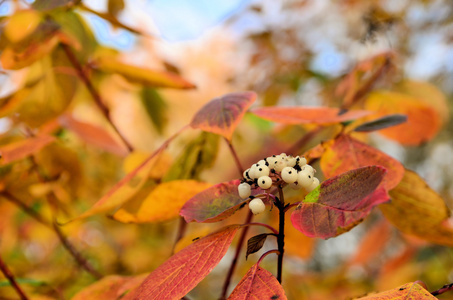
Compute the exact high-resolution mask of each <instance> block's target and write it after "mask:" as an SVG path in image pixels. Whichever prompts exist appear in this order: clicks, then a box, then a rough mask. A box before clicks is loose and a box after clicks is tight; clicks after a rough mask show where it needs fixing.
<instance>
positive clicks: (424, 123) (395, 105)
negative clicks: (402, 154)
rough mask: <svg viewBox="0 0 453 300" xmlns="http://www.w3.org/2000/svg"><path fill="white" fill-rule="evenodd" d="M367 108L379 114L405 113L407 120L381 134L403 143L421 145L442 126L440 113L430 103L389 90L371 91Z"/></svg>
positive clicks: (367, 100)
mask: <svg viewBox="0 0 453 300" xmlns="http://www.w3.org/2000/svg"><path fill="white" fill-rule="evenodd" d="M365 108H366V109H368V110H373V111H376V112H378V114H379V115H388V114H405V115H407V122H406V123H403V124H400V125H397V126H394V127H391V128H387V129H383V130H381V131H379V133H380V134H382V135H384V136H386V137H388V138H390V139H393V140H395V141H398V142H400V143H401V144H403V145H419V144H421V143H423V142H426V141H428V140H430V139H432V138H433V137H434V136H435V135H436V134H437V132H438V131H439V130H440V127H441V119H440V118H439V113H438V112H437V111H436V110H435V109H434V108H433V107H431V105H429V104H428V103H426V102H424V101H421V100H419V99H418V98H416V97H413V96H409V95H406V94H402V93H396V92H389V91H376V92H373V93H371V94H370V95H369V96H368V98H367V99H366V102H365Z"/></svg>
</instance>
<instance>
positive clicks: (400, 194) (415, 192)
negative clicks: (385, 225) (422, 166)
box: [380, 170, 453, 246]
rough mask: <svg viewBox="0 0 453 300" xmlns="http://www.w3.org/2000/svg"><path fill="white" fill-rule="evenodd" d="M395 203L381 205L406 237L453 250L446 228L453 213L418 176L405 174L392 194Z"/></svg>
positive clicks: (448, 230) (387, 216)
mask: <svg viewBox="0 0 453 300" xmlns="http://www.w3.org/2000/svg"><path fill="white" fill-rule="evenodd" d="M389 194H390V196H391V199H392V201H390V202H389V203H386V204H382V205H380V209H381V210H382V212H383V213H384V215H385V217H386V218H387V219H388V220H389V221H390V222H391V223H392V224H393V225H395V226H396V227H397V228H398V229H399V230H401V231H402V232H404V233H407V234H412V235H415V236H417V237H419V238H422V239H424V240H427V241H430V242H433V243H437V244H442V245H447V246H453V230H452V229H451V228H450V227H447V226H446V224H445V223H446V221H447V219H448V218H449V216H450V210H449V209H448V207H447V206H446V204H445V202H444V200H443V199H442V198H441V197H440V196H439V195H438V194H437V193H436V192H435V191H433V190H432V189H431V188H430V187H429V186H428V185H427V184H426V183H425V181H424V180H423V179H422V178H420V176H418V175H417V174H416V173H415V172H412V171H409V170H406V172H405V173H404V177H403V179H402V180H401V182H400V183H399V184H398V185H397V186H396V187H395V188H394V189H392V190H391V191H390V192H389Z"/></svg>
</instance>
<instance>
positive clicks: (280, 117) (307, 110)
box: [252, 106, 370, 125]
mask: <svg viewBox="0 0 453 300" xmlns="http://www.w3.org/2000/svg"><path fill="white" fill-rule="evenodd" d="M252 112H253V113H254V114H255V115H257V116H258V117H261V118H263V119H266V120H269V121H273V122H277V123H282V124H289V125H291V124H329V123H340V122H344V121H350V120H355V119H358V118H361V117H364V116H367V115H369V114H370V112H369V111H366V110H350V111H346V112H344V113H341V110H340V109H339V108H331V107H301V106H288V107H276V106H272V107H261V108H257V109H254V110H253V111H252Z"/></svg>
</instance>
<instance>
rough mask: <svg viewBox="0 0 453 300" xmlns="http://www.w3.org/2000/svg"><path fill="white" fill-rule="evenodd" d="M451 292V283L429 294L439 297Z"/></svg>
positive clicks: (452, 287) (452, 286) (452, 288)
mask: <svg viewBox="0 0 453 300" xmlns="http://www.w3.org/2000/svg"><path fill="white" fill-rule="evenodd" d="M452 290H453V283H450V284H446V285H444V286H443V287H441V288H440V289H438V290H437V291H434V292H431V295H433V296H437V295H440V294H443V293H446V292H448V291H452Z"/></svg>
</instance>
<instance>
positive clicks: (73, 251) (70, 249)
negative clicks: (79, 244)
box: [1, 191, 103, 279]
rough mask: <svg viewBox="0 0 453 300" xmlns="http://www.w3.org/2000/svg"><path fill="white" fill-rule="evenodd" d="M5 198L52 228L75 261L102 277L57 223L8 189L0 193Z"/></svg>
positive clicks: (92, 273) (86, 269)
mask: <svg viewBox="0 0 453 300" xmlns="http://www.w3.org/2000/svg"><path fill="white" fill-rule="evenodd" d="M1 195H2V196H3V197H4V198H5V199H7V200H8V201H10V202H12V203H14V204H15V205H17V206H18V207H19V208H21V209H22V210H23V211H24V212H25V213H26V214H28V215H29V216H30V217H32V218H33V219H35V220H36V221H38V222H39V223H41V224H43V225H45V226H47V227H49V228H51V229H53V231H54V232H55V233H56V234H57V236H58V239H59V240H60V242H61V244H62V245H63V246H64V247H65V249H66V250H68V252H69V253H70V254H71V255H72V257H74V259H75V260H76V261H77V263H78V264H79V265H80V266H81V267H82V268H83V269H84V270H85V271H87V272H88V273H90V274H91V275H93V276H94V277H95V278H98V279H99V278H102V277H103V275H102V274H101V273H99V272H98V271H96V270H95V269H94V268H93V267H92V266H91V265H90V264H89V263H88V261H87V260H86V259H85V258H84V257H83V256H82V255H81V254H80V253H79V252H78V251H77V250H76V248H75V247H74V245H72V244H71V242H69V240H68V238H67V237H66V236H65V234H64V233H63V232H62V231H61V229H60V228H59V227H58V225H57V224H55V223H54V224H52V223H50V222H49V221H47V220H45V219H44V218H43V217H42V216H41V215H39V214H38V213H37V212H36V211H34V210H33V209H32V208H30V207H29V206H28V205H27V204H25V203H23V202H22V201H21V200H19V199H18V198H17V197H15V196H14V195H12V194H11V193H9V192H8V191H3V192H2V194H1Z"/></svg>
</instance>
